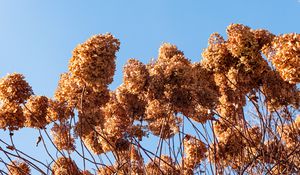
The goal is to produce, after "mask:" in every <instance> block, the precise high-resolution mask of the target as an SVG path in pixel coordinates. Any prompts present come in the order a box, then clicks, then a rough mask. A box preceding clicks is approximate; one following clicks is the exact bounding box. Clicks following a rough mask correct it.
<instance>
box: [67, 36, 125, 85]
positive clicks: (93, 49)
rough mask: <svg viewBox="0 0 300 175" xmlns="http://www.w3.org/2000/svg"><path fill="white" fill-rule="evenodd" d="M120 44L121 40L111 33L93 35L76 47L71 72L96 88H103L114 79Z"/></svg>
mask: <svg viewBox="0 0 300 175" xmlns="http://www.w3.org/2000/svg"><path fill="white" fill-rule="evenodd" d="M119 45H120V42H119V40H118V39H116V38H114V37H113V36H112V35H111V34H109V33H108V34H104V35H95V36H92V37H91V38H89V39H88V40H87V41H86V42H84V43H83V44H80V45H78V46H77V47H76V48H75V49H74V51H73V56H72V58H71V59H70V63H69V70H70V72H71V73H72V75H73V76H75V77H76V78H78V79H79V80H80V81H83V82H84V83H85V84H86V85H88V86H90V87H92V88H93V89H94V90H96V91H98V90H102V89H103V87H106V85H108V84H110V83H111V82H112V80H113V75H114V72H115V68H116V64H115V59H116V52H117V51H118V50H119Z"/></svg>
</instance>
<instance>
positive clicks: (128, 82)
mask: <svg viewBox="0 0 300 175" xmlns="http://www.w3.org/2000/svg"><path fill="white" fill-rule="evenodd" d="M148 78H149V73H148V70H147V69H146V66H145V65H144V64H143V63H141V62H140V61H138V60H136V59H129V60H128V61H127V63H126V64H125V66H124V67H123V82H124V85H125V87H126V89H128V90H129V91H130V92H131V93H133V94H137V93H140V92H142V91H143V90H144V89H145V85H146V83H147V81H148Z"/></svg>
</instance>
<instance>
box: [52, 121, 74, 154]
mask: <svg viewBox="0 0 300 175" xmlns="http://www.w3.org/2000/svg"><path fill="white" fill-rule="evenodd" d="M70 129H71V128H70V124H69V123H60V124H56V123H54V125H53V127H52V129H51V134H52V137H53V143H54V144H55V146H56V147H57V149H59V150H63V149H64V150H68V151H73V150H74V149H75V145H74V138H73V137H72V135H71V131H70Z"/></svg>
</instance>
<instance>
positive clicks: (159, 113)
mask: <svg viewBox="0 0 300 175" xmlns="http://www.w3.org/2000/svg"><path fill="white" fill-rule="evenodd" d="M145 120H146V121H147V122H148V127H149V130H150V131H151V132H152V134H154V135H156V136H159V137H161V138H164V139H165V138H170V137H172V136H173V135H174V134H176V133H177V132H178V131H179V126H180V124H181V122H182V121H181V120H180V118H179V117H175V116H174V113H173V112H172V108H171V105H170V104H168V103H162V102H160V101H158V100H152V101H149V102H148V106H147V108H146V116H145Z"/></svg>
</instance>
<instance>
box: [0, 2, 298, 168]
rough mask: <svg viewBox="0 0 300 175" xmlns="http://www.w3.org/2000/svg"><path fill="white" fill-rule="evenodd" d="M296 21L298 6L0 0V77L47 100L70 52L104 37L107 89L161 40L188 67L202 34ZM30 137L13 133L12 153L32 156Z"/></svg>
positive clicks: (289, 28)
mask: <svg viewBox="0 0 300 175" xmlns="http://www.w3.org/2000/svg"><path fill="white" fill-rule="evenodd" d="M299 19H300V1H299V0H251V1H245V0H244V1H242V0H226V1H224V0H206V1H204V0H202V1H201V0H198V1H196V0H194V1H193V0H186V1H179V0H151V1H143V0H126V1H124V0H123V1H121V0H120V1H117V0H110V1H100V0H98V1H96V0H94V1H89V0H87V1H80V0H72V1H67V0H66V1H59V0H52V1H38V0H27V1H23V0H19V1H17V0H6V1H5V0H0V76H1V77H2V76H5V75H6V74H7V73H13V72H18V73H22V74H24V75H25V77H26V80H27V81H28V82H29V83H30V85H31V86H32V87H33V90H34V92H35V94H36V95H46V96H49V97H52V96H53V93H54V90H55V89H56V86H57V82H58V79H59V76H60V74H61V73H63V72H66V71H67V67H68V60H69V58H70V57H71V54H72V50H73V49H74V48H75V46H76V45H77V44H79V43H82V42H84V41H85V40H86V39H88V38H89V37H90V36H92V35H95V34H100V33H106V32H111V33H112V34H113V35H114V36H115V37H116V38H118V39H120V42H121V46H120V51H119V52H118V54H117V71H116V74H115V77H114V82H113V83H112V84H111V86H110V88H111V89H115V88H116V87H117V86H118V85H119V84H121V82H122V66H123V65H124V64H125V62H126V60H128V59H129V58H137V59H139V60H141V61H142V62H144V63H147V62H148V61H149V60H150V59H151V58H155V57H156V56H157V53H158V48H159V47H160V45H161V44H162V43H163V42H170V43H172V44H175V45H177V46H178V48H179V49H180V50H182V51H183V52H184V54H185V55H186V57H188V58H189V59H191V60H192V61H194V62H195V61H200V60H201V52H202V50H203V49H204V48H205V47H206V46H207V39H208V37H209V35H210V34H211V33H213V32H219V33H220V34H221V35H223V36H226V32H225V31H226V26H228V25H229V24H230V23H242V24H245V25H248V26H250V27H251V28H254V29H257V28H265V29H268V30H270V31H271V32H273V33H274V34H281V33H290V32H297V33H299V32H300V22H299ZM6 134H7V132H6ZM4 135H5V133H3V132H2V131H0V137H5V136H4ZM37 135H38V134H37V133H36V132H33V131H32V130H26V129H25V130H21V131H19V132H17V133H16V137H17V138H18V140H19V142H20V147H22V148H23V149H25V150H26V151H27V153H29V154H30V155H33V156H37V157H39V156H41V155H40V154H39V153H38V149H39V148H37V149H32V148H31V146H29V145H34V141H35V138H36V137H37ZM0 168H2V167H1V165H0Z"/></svg>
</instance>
